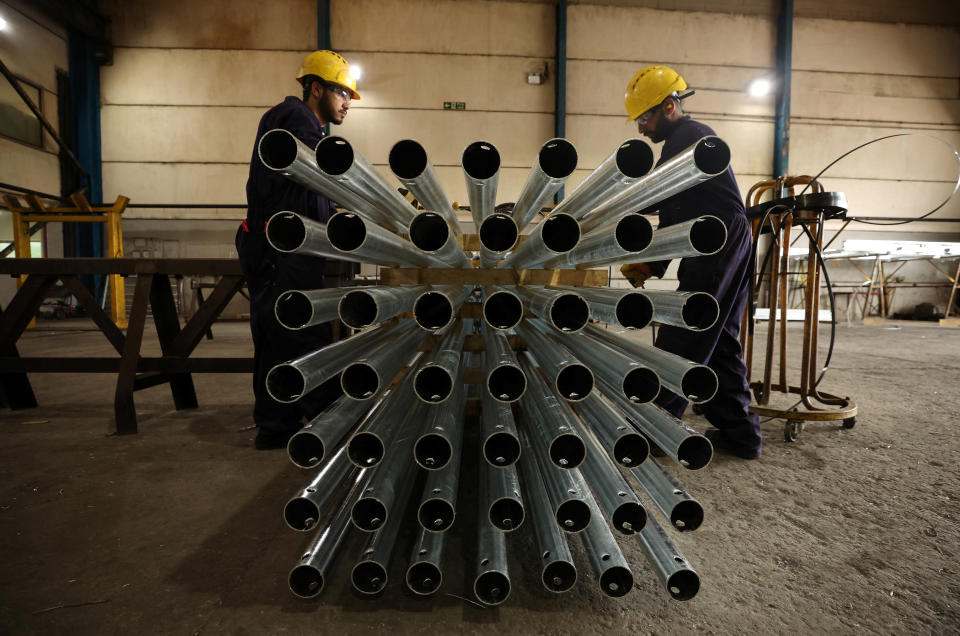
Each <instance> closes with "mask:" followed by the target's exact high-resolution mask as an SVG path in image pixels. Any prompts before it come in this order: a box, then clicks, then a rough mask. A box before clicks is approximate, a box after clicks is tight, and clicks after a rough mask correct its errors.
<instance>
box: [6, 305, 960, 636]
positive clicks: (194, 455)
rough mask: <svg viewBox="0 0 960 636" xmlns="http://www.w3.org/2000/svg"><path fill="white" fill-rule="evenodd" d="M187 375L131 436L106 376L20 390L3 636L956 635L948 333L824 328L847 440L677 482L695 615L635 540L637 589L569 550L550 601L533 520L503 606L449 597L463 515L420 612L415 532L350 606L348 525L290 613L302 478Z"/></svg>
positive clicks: (218, 343) (58, 329)
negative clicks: (605, 581)
mask: <svg viewBox="0 0 960 636" xmlns="http://www.w3.org/2000/svg"><path fill="white" fill-rule="evenodd" d="M89 324H90V325H91V326H92V323H89ZM214 332H215V336H216V339H215V340H213V341H212V342H208V341H205V342H203V343H202V344H201V346H200V348H199V350H198V352H197V355H201V356H210V355H221V354H222V355H250V352H251V347H250V344H249V340H248V332H247V325H246V324H244V323H218V324H217V325H216V326H215V328H214ZM152 336H153V334H151V333H148V334H147V337H146V341H147V342H154V341H155V340H151V337H152ZM794 351H796V352H797V353H799V350H798V349H796V348H795V349H794ZM20 352H21V354H22V355H55V354H66V355H73V356H76V355H111V353H112V350H111V349H110V347H109V345H108V344H107V343H106V340H105V339H104V338H103V337H102V336H101V335H100V334H99V333H98V332H95V331H92V330H91V329H90V328H88V323H86V322H76V321H70V322H60V323H56V322H54V323H46V324H43V325H41V327H40V328H39V329H36V330H33V331H30V332H29V333H27V334H26V335H25V336H24V337H23V339H22V340H21V341H20ZM148 353H150V354H153V353H154V352H152V351H151V352H148ZM194 377H195V381H196V385H197V393H198V396H199V400H200V405H201V406H200V408H199V409H197V410H194V411H183V412H177V411H175V410H174V409H173V404H172V400H171V398H170V394H169V390H168V389H166V388H165V387H158V388H153V389H149V390H146V391H142V392H139V393H138V394H137V396H136V401H137V409H138V413H139V418H140V429H141V432H140V434H139V435H134V436H124V437H117V436H111V435H109V432H110V429H111V427H112V418H113V415H112V404H113V387H114V382H115V378H114V377H113V376H111V375H61V374H34V375H33V376H32V377H31V381H32V382H33V386H34V388H35V391H36V393H37V397H38V399H39V401H40V403H41V407H40V408H38V409H34V410H28V411H18V412H11V411H9V410H0V432H2V440H3V444H2V445H0V633H7V634H21V633H32V634H67V633H69V634H128V633H137V632H139V633H148V634H152V633H164V634H209V633H230V634H276V633H290V634H307V633H310V634H317V633H319V634H331V633H337V634H340V633H348V634H349V633H362V632H368V631H373V630H378V631H381V630H382V631H387V630H388V631H390V632H393V633H414V632H416V633H437V634H446V633H495V632H498V633H506V632H509V633H577V634H596V633H605V634H614V633H615V634H625V633H629V634H637V633H657V634H662V633H718V634H730V633H740V634H761V633H800V634H809V633H834V634H836V633H850V632H859V631H865V632H882V633H946V632H956V631H958V630H960V566H958V565H957V561H958V556H960V554H958V553H960V526H958V521H960V473H958V471H957V465H958V460H960V431H958V429H957V425H956V424H957V414H958V413H960V394H958V391H957V387H958V380H960V330H957V329H949V328H940V327H937V326H934V325H928V324H903V323H901V324H899V325H893V324H889V325H887V326H871V327H863V326H855V327H840V328H839V330H838V337H837V350H836V354H835V356H834V361H833V364H832V366H831V370H830V372H829V373H828V375H827V378H826V380H825V381H824V383H823V388H824V390H826V391H827V392H831V393H838V394H848V395H851V396H853V397H854V398H855V399H856V401H857V402H858V403H859V405H860V415H859V417H858V424H857V426H856V427H855V428H853V429H852V430H842V429H840V427H839V426H837V425H835V424H816V423H813V424H809V425H808V426H807V427H806V430H805V431H804V432H803V433H802V435H801V437H800V440H799V441H798V442H796V443H785V442H784V439H783V428H782V424H781V423H780V422H779V421H773V422H769V423H767V424H766V425H765V448H764V453H763V458H762V459H761V460H759V461H756V462H744V461H741V460H737V459H732V458H730V457H728V456H717V457H715V458H714V461H713V462H712V463H711V464H710V465H709V466H708V467H707V468H706V469H704V470H702V471H698V472H689V471H683V470H680V469H678V470H676V471H675V473H676V474H677V475H678V476H679V477H680V479H681V480H682V482H683V483H684V484H685V485H686V486H687V488H688V489H689V490H690V491H691V492H692V493H693V494H694V495H695V496H697V497H698V498H699V499H700V501H701V502H702V503H703V504H704V507H705V508H706V513H707V517H706V521H705V522H704V524H703V526H702V528H700V529H699V530H698V531H697V532H694V533H687V534H684V535H680V536H678V537H677V539H676V541H677V544H678V545H679V547H680V549H681V550H682V551H683V552H684V553H685V555H686V556H687V557H688V558H689V560H690V561H691V562H692V564H693V565H694V567H695V568H696V569H697V570H698V572H699V573H700V575H701V577H702V587H701V591H700V594H699V595H698V596H697V597H696V598H695V599H693V600H691V601H688V602H677V601H673V600H671V599H670V598H669V596H668V595H667V593H666V592H665V591H664V590H663V589H662V588H661V585H660V583H659V582H658V580H657V579H656V576H655V574H654V572H653V571H652V570H651V569H650V567H649V566H648V564H647V563H646V561H645V559H644V556H643V554H642V552H641V550H640V548H639V546H638V541H637V540H636V539H629V538H622V540H621V541H620V544H621V546H622V548H623V550H624V552H625V554H626V556H627V559H628V561H629V562H630V563H631V565H632V567H633V571H634V574H635V579H636V584H635V589H634V590H633V591H632V593H631V594H629V595H627V596H626V597H624V598H621V599H610V598H607V597H605V596H603V595H602V594H601V593H600V591H599V589H598V588H597V584H596V582H595V579H594V577H593V574H592V572H591V570H590V566H589V563H588V562H587V560H586V558H585V555H584V553H583V550H582V547H581V544H580V541H579V540H575V541H572V542H571V546H572V547H574V548H575V552H576V558H577V566H578V568H579V572H580V581H579V582H578V584H577V585H576V587H575V588H574V590H573V591H572V592H570V593H568V594H566V595H561V596H553V595H550V594H548V593H547V592H544V591H542V590H541V589H540V588H539V585H538V583H537V580H536V577H537V575H536V574H535V573H534V571H533V570H534V560H533V559H532V558H531V554H532V553H533V550H534V549H535V548H533V537H532V532H531V528H530V524H526V525H525V526H524V527H522V528H521V529H520V530H519V531H517V532H516V533H513V534H511V535H510V536H508V538H507V539H508V546H509V551H510V558H511V576H512V578H513V591H512V593H511V595H510V598H509V599H508V600H507V602H506V603H504V604H503V605H501V606H499V607H498V608H494V609H485V608H482V607H478V606H476V605H475V604H474V603H472V602H469V601H466V600H464V599H462V598H460V597H471V596H472V595H471V594H470V592H469V591H468V588H469V587H470V583H469V582H468V581H467V579H468V578H469V577H470V574H469V570H470V567H469V566H467V567H465V565H464V564H465V562H466V563H470V562H471V561H470V559H471V556H470V554H471V545H472V541H473V532H472V527H473V526H472V523H473V522H472V518H473V516H474V515H473V514H472V513H471V512H470V511H465V512H464V513H462V514H461V515H460V516H458V524H457V525H456V526H455V529H454V530H452V531H451V536H450V542H449V545H448V547H447V552H446V572H445V580H444V586H443V588H442V590H441V593H439V594H438V595H437V596H435V597H433V598H428V599H421V598H415V597H412V596H411V595H410V594H408V593H406V592H404V590H403V589H402V586H401V585H400V584H399V583H398V581H399V580H401V579H402V576H403V575H402V572H403V570H404V569H405V567H406V560H407V556H408V553H409V550H410V542H411V540H412V539H411V533H410V532H407V533H406V534H404V535H403V536H402V537H401V540H400V543H399V547H398V548H397V551H396V552H397V554H396V557H397V558H396V559H395V560H394V562H393V565H392V567H391V572H390V580H391V585H390V587H389V589H388V591H387V592H386V593H385V595H384V596H383V597H382V598H380V599H377V600H368V599H364V598H360V597H358V596H357V595H355V594H353V593H352V592H351V591H350V588H349V583H348V581H349V574H348V573H349V569H350V568H351V567H352V564H353V562H354V560H355V557H356V555H357V552H358V551H359V548H360V540H361V539H362V537H360V536H359V535H360V533H358V532H354V533H353V534H352V535H351V536H350V537H349V539H348V542H347V545H346V549H345V550H344V551H343V552H342V554H341V556H340V558H339V559H338V561H337V564H336V567H335V571H334V572H333V575H332V576H331V577H330V578H329V582H328V586H327V589H326V590H325V591H324V593H323V594H322V595H321V597H320V598H319V599H317V600H314V601H300V600H297V599H296V598H295V597H293V596H292V595H291V593H290V592H289V590H288V589H287V583H286V577H287V573H288V571H289V569H290V567H291V565H292V564H293V563H294V562H295V561H296V559H297V557H298V556H299V554H300V550H301V549H302V548H303V546H304V545H305V544H306V543H307V541H308V536H307V535H299V534H297V533H295V532H293V531H291V530H289V529H288V528H287V527H286V526H285V525H284V523H283V521H282V519H281V516H280V510H281V507H282V505H283V504H284V502H285V501H286V500H287V498H288V497H290V496H291V494H292V493H293V492H294V491H295V490H297V489H298V487H299V486H301V485H302V484H303V483H304V481H305V480H306V479H307V477H308V473H306V472H302V471H300V470H298V469H296V468H294V467H292V466H291V464H290V462H289V461H288V460H287V458H286V455H285V453H284V452H282V451H272V452H258V451H255V450H253V448H252V440H253V434H254V431H253V430H250V428H249V424H250V411H251V392H250V386H249V384H250V379H249V376H241V375H236V376H227V375H219V376H213V375H207V376H204V375H197V376H194ZM688 421H689V422H690V423H691V424H692V425H693V426H694V427H696V428H698V429H700V430H702V429H703V428H704V427H705V425H706V423H705V421H704V420H703V419H702V418H699V417H696V416H691V417H689V418H688ZM470 465H472V464H470ZM466 470H469V467H468V468H467V469H466ZM468 474H469V473H465V477H464V479H463V483H464V484H465V486H466V487H467V488H468V489H473V488H474V486H475V480H474V479H473V478H467V477H466V475H468ZM471 500H472V497H471V496H470V494H469V493H468V494H467V495H466V496H462V497H461V502H468V501H471Z"/></svg>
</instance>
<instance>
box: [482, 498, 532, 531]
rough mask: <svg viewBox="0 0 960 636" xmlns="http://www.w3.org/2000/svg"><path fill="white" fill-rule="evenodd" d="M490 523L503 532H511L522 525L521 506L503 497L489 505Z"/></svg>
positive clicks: (514, 500) (515, 501)
mask: <svg viewBox="0 0 960 636" xmlns="http://www.w3.org/2000/svg"><path fill="white" fill-rule="evenodd" d="M488 518H489V519H490V523H492V524H493V526H494V527H495V528H498V529H499V530H503V531H504V532H511V531H513V530H516V529H517V528H519V527H520V526H521V525H523V518H524V510H523V504H522V503H520V502H519V501H517V500H516V499H510V498H509V497H503V498H501V499H497V500H496V501H494V502H493V503H492V504H490V511H489V514H488Z"/></svg>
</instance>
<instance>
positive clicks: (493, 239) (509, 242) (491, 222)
mask: <svg viewBox="0 0 960 636" xmlns="http://www.w3.org/2000/svg"><path fill="white" fill-rule="evenodd" d="M478 234H479V235H480V244H481V245H483V246H484V247H485V248H487V249H488V250H490V251H491V252H506V251H507V250H508V249H510V248H512V247H513V246H514V245H516V243H517V236H518V235H519V234H520V232H519V230H518V229H517V222H516V221H514V220H513V219H512V218H511V217H509V216H507V215H505V214H491V215H490V216H488V217H487V218H485V219H484V220H483V221H481V222H480V230H479V232H478Z"/></svg>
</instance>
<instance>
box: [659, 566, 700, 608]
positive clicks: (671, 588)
mask: <svg viewBox="0 0 960 636" xmlns="http://www.w3.org/2000/svg"><path fill="white" fill-rule="evenodd" d="M676 558H677V559H679V560H680V561H683V559H682V558H681V557H676ZM666 588H667V592H669V594H670V596H672V597H673V598H674V599H675V600H678V601H689V600H690V599H692V598H693V597H694V596H696V595H697V592H699V591H700V575H699V574H697V573H696V572H694V571H693V570H690V569H686V568H685V569H682V570H677V571H676V572H674V573H673V574H671V575H670V576H669V577H668V578H667V581H666Z"/></svg>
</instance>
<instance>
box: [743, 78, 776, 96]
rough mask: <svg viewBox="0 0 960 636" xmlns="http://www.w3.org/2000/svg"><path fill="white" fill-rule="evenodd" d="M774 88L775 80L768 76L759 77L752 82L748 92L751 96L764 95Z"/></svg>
mask: <svg viewBox="0 0 960 636" xmlns="http://www.w3.org/2000/svg"><path fill="white" fill-rule="evenodd" d="M772 88H773V82H771V81H770V80H769V79H767V78H766V77H758V78H757V79H755V80H753V81H752V82H750V86H749V88H747V92H748V93H750V97H764V96H766V95H768V94H769V93H770V89H772Z"/></svg>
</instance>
